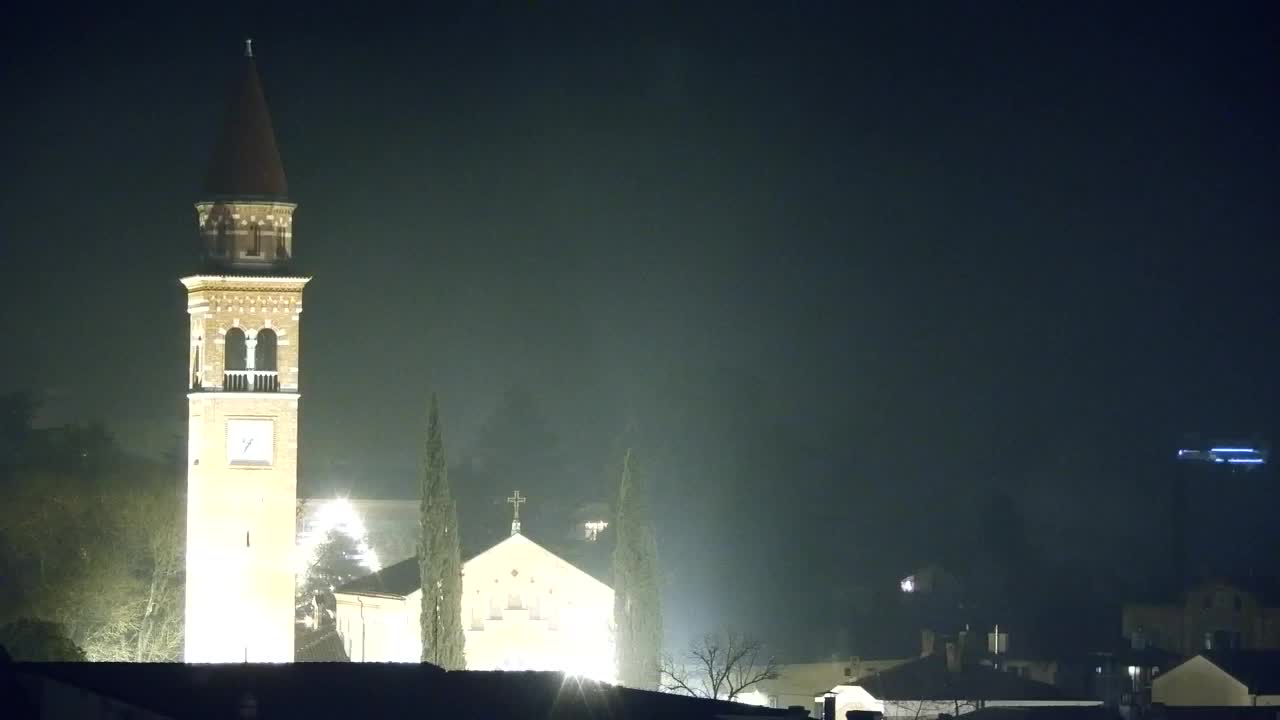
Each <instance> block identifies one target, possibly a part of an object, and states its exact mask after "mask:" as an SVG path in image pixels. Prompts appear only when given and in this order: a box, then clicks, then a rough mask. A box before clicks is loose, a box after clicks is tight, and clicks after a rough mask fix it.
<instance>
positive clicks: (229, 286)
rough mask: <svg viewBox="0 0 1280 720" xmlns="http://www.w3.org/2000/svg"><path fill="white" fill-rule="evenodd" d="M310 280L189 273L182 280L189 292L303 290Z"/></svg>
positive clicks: (273, 276) (306, 278) (305, 278)
mask: <svg viewBox="0 0 1280 720" xmlns="http://www.w3.org/2000/svg"><path fill="white" fill-rule="evenodd" d="M310 281H311V278H310V277H285V276H275V275H189V276H187V277H184V278H182V280H181V282H182V284H183V285H184V286H186V288H187V292H197V291H201V290H234V291H237V292H241V291H246V290H257V291H265V292H302V288H303V287H304V286H306V284H307V283H308V282H310Z"/></svg>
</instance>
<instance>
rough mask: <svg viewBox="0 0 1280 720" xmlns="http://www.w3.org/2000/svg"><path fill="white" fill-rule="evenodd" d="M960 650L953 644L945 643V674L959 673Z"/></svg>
mask: <svg viewBox="0 0 1280 720" xmlns="http://www.w3.org/2000/svg"><path fill="white" fill-rule="evenodd" d="M960 662H961V660H960V648H958V647H956V644H955V643H953V642H949V643H947V672H953V673H958V672H960Z"/></svg>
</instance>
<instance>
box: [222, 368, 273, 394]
mask: <svg viewBox="0 0 1280 720" xmlns="http://www.w3.org/2000/svg"><path fill="white" fill-rule="evenodd" d="M222 389H223V390H224V391H225V392H279V390H280V377H279V374H278V373H277V372H276V371H275V370H226V371H224V372H223V374H222Z"/></svg>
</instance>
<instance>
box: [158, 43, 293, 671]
mask: <svg viewBox="0 0 1280 720" xmlns="http://www.w3.org/2000/svg"><path fill="white" fill-rule="evenodd" d="M295 208H296V205H294V204H293V203H291V202H289V200H288V185H287V182H286V180H285V175H284V168H283V165H282V164H281V162H280V153H279V151H278V150H277V148H276V142H275V135H274V133H273V131H272V127H271V118H270V115H269V113H268V112H267V106H266V100H265V98H264V96H263V92H262V85H261V82H260V81H259V78H258V72H257V69H256V67H255V65H254V60H253V53H252V50H251V48H250V46H249V44H248V43H247V42H246V47H245V58H244V64H243V67H242V74H241V81H240V85H239V92H238V93H237V95H236V96H235V97H234V99H233V101H232V103H231V106H230V108H229V111H228V113H227V117H226V124H225V125H224V128H223V132H222V137H221V139H220V141H219V144H218V146H217V150H216V152H215V153H214V157H213V163H212V167H211V169H210V171H209V175H208V177H207V179H206V182H205V186H204V192H203V194H202V195H201V198H200V201H199V202H197V203H196V215H197V222H198V225H197V228H198V233H199V238H200V242H201V258H202V267H200V268H198V270H197V272H196V273H194V274H192V275H189V276H187V277H184V278H182V284H183V285H184V286H185V287H186V291H187V313H188V315H189V316H190V352H189V358H188V364H187V367H188V369H189V372H188V376H187V397H188V408H189V412H188V450H187V455H188V457H187V552H186V563H187V565H186V608H185V609H186V636H185V652H184V655H185V659H186V661H187V662H200V663H210V662H218V663H225V662H292V661H293V659H294V648H293V645H294V623H293V618H294V525H295V519H294V518H295V504H296V497H297V475H298V462H297V459H298V400H299V397H300V396H299V392H298V382H299V365H300V362H299V359H300V358H299V340H300V332H299V331H300V318H301V313H302V290H303V287H304V286H305V285H306V284H307V281H308V280H309V278H305V277H295V276H293V275H291V274H290V273H289V264H290V261H291V260H292V257H293V211H294V209H295Z"/></svg>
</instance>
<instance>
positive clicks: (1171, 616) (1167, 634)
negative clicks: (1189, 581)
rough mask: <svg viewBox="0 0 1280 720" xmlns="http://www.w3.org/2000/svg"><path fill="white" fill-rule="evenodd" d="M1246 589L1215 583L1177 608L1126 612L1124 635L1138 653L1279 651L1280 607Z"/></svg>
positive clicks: (1194, 591) (1169, 605)
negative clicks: (1143, 650)
mask: <svg viewBox="0 0 1280 720" xmlns="http://www.w3.org/2000/svg"><path fill="white" fill-rule="evenodd" d="M1268 600H1269V597H1268V596H1267V595H1266V594H1265V593H1263V592H1261V591H1256V590H1254V591H1251V590H1250V589H1248V588H1247V587H1246V585H1245V584H1244V583H1237V582H1230V581H1227V580H1213V581H1210V582H1206V583H1202V584H1200V585H1196V586H1194V587H1192V588H1191V589H1190V590H1188V591H1187V592H1186V593H1185V594H1184V595H1183V596H1182V598H1181V599H1180V600H1179V601H1178V602H1174V603H1167V604H1129V605H1125V606H1124V610H1123V613H1122V619H1121V632H1122V634H1123V635H1124V637H1125V638H1126V639H1127V640H1129V641H1130V643H1131V644H1132V646H1133V647H1134V648H1137V649H1141V648H1144V647H1156V648H1160V649H1161V650H1165V651H1168V652H1172V653H1176V654H1178V655H1182V656H1190V655H1195V654H1196V653H1198V652H1201V651H1205V650H1210V651H1217V650H1257V649H1273V648H1280V606H1278V605H1276V604H1273V603H1272V602H1269V601H1268Z"/></svg>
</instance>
